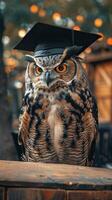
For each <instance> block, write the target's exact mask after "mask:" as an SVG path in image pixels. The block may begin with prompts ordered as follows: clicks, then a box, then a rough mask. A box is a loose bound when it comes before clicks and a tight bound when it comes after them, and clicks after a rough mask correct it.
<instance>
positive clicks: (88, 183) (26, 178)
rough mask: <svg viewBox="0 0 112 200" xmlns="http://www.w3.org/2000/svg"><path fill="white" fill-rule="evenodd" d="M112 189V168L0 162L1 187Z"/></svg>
mask: <svg viewBox="0 0 112 200" xmlns="http://www.w3.org/2000/svg"><path fill="white" fill-rule="evenodd" d="M2 186H5V187H30V188H50V189H52V188H56V189H57V188H58V189H65V190H67V189H68V190H77V189H78V190H112V170H109V169H102V168H92V167H82V166H75V165H65V164H46V163H30V162H17V161H0V187H2Z"/></svg>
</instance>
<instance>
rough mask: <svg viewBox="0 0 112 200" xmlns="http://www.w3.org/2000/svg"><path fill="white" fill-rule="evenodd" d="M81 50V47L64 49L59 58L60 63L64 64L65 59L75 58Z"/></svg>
mask: <svg viewBox="0 0 112 200" xmlns="http://www.w3.org/2000/svg"><path fill="white" fill-rule="evenodd" d="M81 48H82V46H75V45H74V46H72V47H69V48H67V49H65V50H64V52H63V55H62V58H61V62H64V61H65V60H66V59H69V58H70V57H76V55H77V54H78V52H79V51H80V49H81Z"/></svg>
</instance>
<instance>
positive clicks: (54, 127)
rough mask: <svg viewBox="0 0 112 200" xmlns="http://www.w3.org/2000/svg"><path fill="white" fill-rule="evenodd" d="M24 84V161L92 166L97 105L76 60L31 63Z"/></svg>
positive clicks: (41, 59) (33, 59)
mask: <svg viewBox="0 0 112 200" xmlns="http://www.w3.org/2000/svg"><path fill="white" fill-rule="evenodd" d="M65 53H66V51H65ZM25 84H26V91H25V96H24V102H23V108H22V110H23V111H22V114H21V117H20V121H21V123H20V129H19V130H20V132H19V143H20V145H21V146H22V151H23V153H22V160H24V161H35V162H39V161H40V162H50V163H67V164H76V165H90V164H91V163H92V161H93V155H94V147H95V141H96V136H97V125H98V117H97V105H96V101H95V99H94V97H93V96H92V94H91V91H90V88H89V83H88V79H87V76H86V73H85V71H84V69H83V67H82V65H81V63H80V61H79V59H78V58H76V57H73V56H71V57H70V55H69V56H66V55H64V54H63V56H62V55H51V56H45V57H38V58H36V57H31V60H30V62H29V63H28V66H27V70H26V75H25Z"/></svg>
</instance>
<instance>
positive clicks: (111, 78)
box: [86, 50, 112, 124]
mask: <svg viewBox="0 0 112 200" xmlns="http://www.w3.org/2000/svg"><path fill="white" fill-rule="evenodd" d="M86 62H87V63H88V65H89V67H88V74H89V77H90V81H91V84H92V89H93V92H94V95H95V96H96V98H97V102H98V109H99V122H100V123H111V124H112V51H106V50H105V51H104V50H103V51H101V52H98V53H96V55H95V54H93V55H92V54H91V55H89V56H88V57H87V59H86Z"/></svg>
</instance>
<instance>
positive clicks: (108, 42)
mask: <svg viewBox="0 0 112 200" xmlns="http://www.w3.org/2000/svg"><path fill="white" fill-rule="evenodd" d="M107 44H108V45H110V46H112V37H109V38H107Z"/></svg>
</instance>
